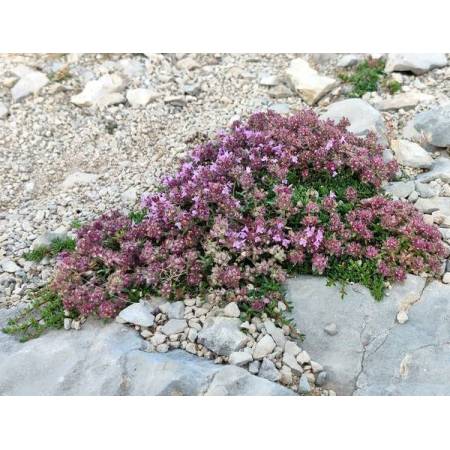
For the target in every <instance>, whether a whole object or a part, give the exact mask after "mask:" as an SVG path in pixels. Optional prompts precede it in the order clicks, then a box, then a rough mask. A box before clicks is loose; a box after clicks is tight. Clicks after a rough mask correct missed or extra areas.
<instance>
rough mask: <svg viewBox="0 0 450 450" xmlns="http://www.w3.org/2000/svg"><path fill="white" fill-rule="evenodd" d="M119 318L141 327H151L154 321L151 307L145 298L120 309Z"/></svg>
mask: <svg viewBox="0 0 450 450" xmlns="http://www.w3.org/2000/svg"><path fill="white" fill-rule="evenodd" d="M119 318H120V319H121V320H122V321H123V322H126V323H132V324H133V325H139V326H141V327H151V326H152V325H153V323H154V322H155V316H154V315H153V314H152V308H151V306H150V305H149V304H148V303H147V302H146V301H145V300H143V301H140V302H139V303H133V304H132V305H130V306H127V307H126V308H125V309H123V310H122V311H120V314H119Z"/></svg>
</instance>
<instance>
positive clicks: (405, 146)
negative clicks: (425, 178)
mask: <svg viewBox="0 0 450 450" xmlns="http://www.w3.org/2000/svg"><path fill="white" fill-rule="evenodd" d="M391 147H392V150H393V151H394V153H395V157H396V159H397V161H398V162H399V163H400V164H402V165H404V166H408V167H413V168H415V169H428V168H430V167H431V164H432V162H433V158H432V157H431V155H430V154H429V153H428V152H427V151H426V150H424V149H423V148H422V147H421V146H420V145H418V144H416V143H415V142H409V141H407V140H405V139H398V140H393V141H392V142H391Z"/></svg>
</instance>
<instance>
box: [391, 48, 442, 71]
mask: <svg viewBox="0 0 450 450" xmlns="http://www.w3.org/2000/svg"><path fill="white" fill-rule="evenodd" d="M446 65H447V57H446V56H445V53H390V54H389V55H388V58H387V61H386V67H385V69H384V70H385V72H388V73H389V72H412V73H414V74H416V75H421V74H423V73H425V72H428V71H429V70H431V69H435V68H437V67H445V66H446Z"/></svg>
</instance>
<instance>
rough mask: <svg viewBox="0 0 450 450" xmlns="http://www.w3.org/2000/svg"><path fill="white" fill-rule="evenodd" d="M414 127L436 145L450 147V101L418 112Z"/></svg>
mask: <svg viewBox="0 0 450 450" xmlns="http://www.w3.org/2000/svg"><path fill="white" fill-rule="evenodd" d="M412 124H413V127H414V129H416V130H417V131H418V132H420V133H422V134H423V135H424V136H425V138H426V139H427V141H428V142H429V143H430V144H431V145H434V146H436V147H450V103H447V104H446V105H443V106H438V107H437V108H433V109H429V110H428V111H424V112H422V113H419V114H417V115H416V116H415V117H414V119H413V122H412Z"/></svg>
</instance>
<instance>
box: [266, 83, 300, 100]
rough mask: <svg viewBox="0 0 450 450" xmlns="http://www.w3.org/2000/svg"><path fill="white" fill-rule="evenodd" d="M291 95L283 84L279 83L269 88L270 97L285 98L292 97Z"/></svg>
mask: <svg viewBox="0 0 450 450" xmlns="http://www.w3.org/2000/svg"><path fill="white" fill-rule="evenodd" d="M293 95H294V94H293V92H292V91H291V90H290V89H289V88H288V87H287V86H285V85H284V84H279V85H278V86H275V87H273V88H270V89H269V96H270V97H272V98H286V97H292V96H293Z"/></svg>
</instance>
